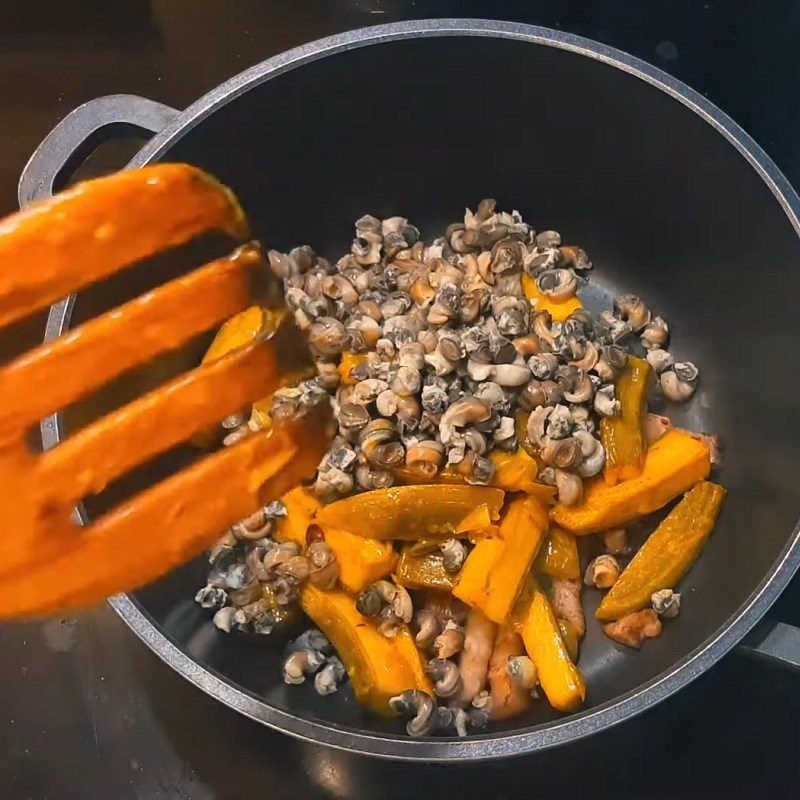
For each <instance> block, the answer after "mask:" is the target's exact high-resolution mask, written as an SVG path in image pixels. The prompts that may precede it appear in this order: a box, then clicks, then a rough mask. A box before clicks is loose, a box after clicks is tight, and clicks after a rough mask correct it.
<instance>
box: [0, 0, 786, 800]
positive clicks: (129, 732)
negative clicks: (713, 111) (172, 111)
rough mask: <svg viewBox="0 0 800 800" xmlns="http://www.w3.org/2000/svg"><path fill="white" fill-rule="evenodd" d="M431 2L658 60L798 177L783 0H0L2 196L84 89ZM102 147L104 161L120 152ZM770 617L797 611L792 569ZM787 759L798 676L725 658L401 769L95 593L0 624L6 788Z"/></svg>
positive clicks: (353, 790)
mask: <svg viewBox="0 0 800 800" xmlns="http://www.w3.org/2000/svg"><path fill="white" fill-rule="evenodd" d="M437 16H438V17H443V16H474V17H494V18H503V19H509V20H515V21H520V22H529V23H534V24H540V25H546V26H550V27H553V28H557V29H562V30H565V31H569V32H571V33H577V34H581V35H584V36H588V37H591V38H594V39H597V40H599V41H601V42H604V43H607V44H610V45H613V46H615V47H618V48H620V49H622V50H626V51H628V52H630V53H632V54H634V55H636V56H639V57H640V58H643V59H645V60H647V61H650V62H652V63H655V64H656V65H658V66H660V67H661V68H663V69H665V70H667V71H668V72H670V73H672V74H673V75H675V76H676V77H678V78H680V79H681V80H683V81H685V82H686V83H688V84H689V85H690V86H692V87H693V88H694V89H696V90H698V91H700V92H702V93H703V94H705V95H706V96H707V97H708V98H709V99H710V100H711V101H712V102H714V103H716V104H717V105H719V106H720V107H721V108H722V109H723V110H725V111H726V112H727V113H729V114H730V115H731V116H732V117H733V118H734V119H735V120H736V121H737V122H739V123H740V124H741V125H742V126H743V127H744V128H745V129H746V130H747V131H748V132H749V133H751V134H752V135H753V136H754V137H755V139H756V140H757V141H758V142H759V143H760V144H761V145H762V146H763V147H764V148H765V149H766V150H767V151H768V152H769V153H770V155H771V156H772V157H773V158H774V159H775V161H776V162H777V164H778V166H779V167H780V168H781V169H782V170H783V171H784V172H785V174H786V175H787V176H788V178H789V179H790V180H791V181H792V182H793V183H794V184H795V185H796V186H800V87H799V86H798V76H800V47H798V44H797V42H798V41H800V4H798V3H791V2H768V3H763V2H762V3H758V4H756V3H752V2H744V0H742V1H741V2H725V3H723V2H688V1H684V2H677V1H676V0H673V2H670V3H641V2H610V1H609V0H605V1H604V2H592V3H588V2H587V3H581V2H573V3H565V2H560V3H556V2H468V1H466V0H461V2H458V1H457V0H451V1H450V2H448V1H446V0H441V2H425V1H424V0H418V1H417V2H401V1H400V0H397V1H393V0H385V1H384V0H348V1H347V2H320V1H312V0H306V1H305V2H304V1H303V0H272V1H271V2H268V1H266V0H263V1H261V2H259V1H258V0H180V1H173V2H168V1H167V0H151V2H146V0H118V1H117V2H101V1H100V0H93V1H90V0H71V1H69V0H68V2H61V3H52V2H50V1H49V0H48V2H38V3H37V2H29V3H27V4H20V3H19V2H14V3H10V2H0V153H2V158H1V159H0V212H3V213H5V212H10V211H12V210H13V209H14V208H15V205H16V183H17V179H18V177H19V173H20V171H21V169H22V167H23V165H24V163H25V161H26V159H27V158H28V156H29V155H30V153H31V152H32V151H33V150H34V148H35V147H36V145H37V144H38V143H39V141H40V140H41V139H42V138H43V136H44V135H45V134H46V133H47V132H48V131H49V130H50V128H52V126H53V125H54V124H55V123H56V122H57V121H58V120H59V119H61V118H62V117H63V116H64V115H65V114H67V113H68V112H69V111H70V110H72V108H74V107H75V106H76V105H79V104H80V103H81V102H84V101H86V100H89V99H91V98H93V97H97V96H99V95H103V94H109V93H116V92H129V93H135V94H141V95H145V96H147V97H150V98H153V99H155V100H159V101H161V102H164V103H167V104H169V105H172V106H174V107H176V108H182V107H184V106H186V105H187V104H188V103H190V102H192V101H193V100H195V99H196V98H197V97H198V96H200V95H201V94H203V93H204V92H206V91H207V90H209V89H211V88H213V87H214V86H215V85H216V84H218V83H220V82H222V81H223V80H225V79H227V78H228V77H230V76H232V75H233V74H235V73H237V72H239V71H241V70H243V69H245V68H246V67H248V66H250V65H252V64H254V63H256V62H258V61H261V60H263V59H265V58H268V57H269V56H271V55H274V54H275V53H278V52H280V51H283V50H286V49H288V48H290V47H293V46H295V45H298V44H301V43H304V42H307V41H310V40H312V39H316V38H319V37H321V36H325V35H328V34H331V33H336V32H339V31H344V30H348V29H351V28H355V27H361V26H365V25H371V24H378V23H384V22H390V21H394V20H398V19H412V18H424V17H437ZM105 149H106V152H105V153H104V154H103V159H104V161H105V163H107V164H108V165H109V166H113V165H114V164H121V163H123V161H124V159H125V156H126V155H127V154H128V153H129V152H130V146H126V145H114V146H107V147H106V148H105ZM765 257H768V243H765ZM40 325H41V320H37V321H35V322H33V323H32V324H31V326H30V328H29V331H28V333H29V334H30V336H31V338H32V337H34V336H37V335H38V334H39V330H40ZM3 535H7V532H4V534H3ZM774 613H775V615H776V616H777V617H778V618H780V619H783V620H784V621H786V622H793V623H795V624H796V623H798V622H800V584H799V583H798V581H797V580H795V582H794V584H793V586H792V587H790V588H789V590H788V591H787V593H785V594H784V597H783V598H782V599H781V601H779V603H778V605H777V606H776V608H775V610H774ZM799 755H800V676H798V675H797V674H791V673H787V672H782V671H780V670H778V669H775V668H774V667H771V666H769V665H767V664H763V663H758V662H753V661H750V660H748V659H746V658H744V657H742V656H739V655H736V654H733V655H731V656H729V657H728V658H727V659H725V660H724V661H723V662H722V663H721V664H720V665H718V666H717V667H716V668H714V669H712V670H711V671H710V672H709V673H708V674H706V675H705V676H704V677H703V678H701V679H700V680H698V681H697V682H696V683H695V684H693V685H692V686H690V687H689V688H688V689H686V690H684V691H683V692H682V693H680V694H679V695H678V696H677V697H675V698H673V699H671V700H669V701H667V702H666V703H664V704H662V705H661V706H660V707H658V708H656V709H654V710H652V711H650V712H648V713H646V714H644V715H643V716H641V717H639V718H637V719H636V720H633V721H631V722H628V723H625V724H624V725H621V726H619V727H617V728H615V729H613V730H611V731H609V732H607V733H605V734H604V735H602V736H601V737H598V738H595V739H594V740H590V741H587V742H581V743H578V744H575V745H571V746H568V747H562V748H559V749H558V750H554V751H550V752H548V753H544V754H541V755H538V756H534V757H528V758H524V759H516V760H513V761H507V762H500V763H491V764H486V765H475V766H470V767H453V768H445V767H430V766H424V765H423V766H420V767H411V766H409V765H403V764H395V765H391V764H382V763H380V762H376V761H367V760H364V759H359V758H355V757H352V756H347V755H344V754H340V753H336V752H333V751H328V750H323V749H322V748H318V747H315V746H311V745H305V744H301V743H298V742H294V741H292V740H289V739H288V738H286V737H283V736H281V735H279V734H276V733H273V732H271V731H269V730H266V729H264V728H262V727H260V726H258V725H256V724H255V723H251V722H249V721H248V720H245V719H243V718H241V717H239V716H238V715H236V714H234V713H233V712H231V711H229V710H228V709H226V708H224V707H222V706H221V705H220V704H218V703H216V702H215V701H212V700H211V699H209V698H207V697H206V696H205V695H203V694H201V693H200V692H199V691H198V690H196V689H194V688H193V687H191V686H190V685H189V684H188V683H186V682H185V681H184V680H183V679H181V678H179V677H178V676H177V675H175V674H174V673H172V672H171V671H170V670H169V669H168V668H166V667H165V666H163V665H162V664H161V663H160V662H159V661H158V660H157V658H156V657H155V656H154V655H152V654H151V653H150V652H149V651H148V650H147V649H146V648H145V647H144V645H142V644H140V643H139V642H138V641H137V640H134V638H133V637H132V635H130V634H129V633H128V632H127V630H126V629H125V628H124V626H123V624H122V623H121V622H120V621H119V620H118V619H117V618H116V616H115V615H114V614H113V613H112V612H111V611H110V610H109V609H107V608H98V609H97V610H95V611H93V612H90V613H87V614H84V615H82V616H80V617H78V618H71V619H68V620H52V621H50V622H47V623H43V624H41V623H36V624H29V625H16V626H3V627H0V798H3V799H4V800H5V799H6V798H8V800H16V798H29V797H30V798H36V800H39V798H55V799H56V800H61V799H62V798H63V799H64V800H70V799H71V798H108V800H116V798H151V797H152V798H161V797H164V798H192V800H207V799H208V798H254V797H259V798H315V797H341V798H362V797H363V798H373V797H382V798H390V797H409V798H417V797H422V796H425V797H428V796H430V797H445V796H449V797H459V798H471V797H486V798H505V797H517V796H519V797H547V796H550V795H553V796H555V795H559V796H563V797H573V796H578V795H586V796H590V797H591V796H606V795H611V794H614V795H616V796H622V797H628V796H631V797H642V796H649V797H695V796H697V797H700V796H702V797H717V796H720V797H722V796H726V797H731V796H736V797H739V796H743V797H761V796H777V797H784V796H786V797H788V796H792V795H796V794H797V791H798V786H800V767H798V756H799Z"/></svg>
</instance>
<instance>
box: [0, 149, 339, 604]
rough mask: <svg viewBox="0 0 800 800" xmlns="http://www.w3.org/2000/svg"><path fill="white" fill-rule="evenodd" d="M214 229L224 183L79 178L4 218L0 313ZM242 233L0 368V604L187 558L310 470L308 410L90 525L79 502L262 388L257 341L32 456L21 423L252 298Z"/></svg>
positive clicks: (78, 593) (64, 593) (157, 170)
mask: <svg viewBox="0 0 800 800" xmlns="http://www.w3.org/2000/svg"><path fill="white" fill-rule="evenodd" d="M212 230H221V231H224V232H226V233H228V234H230V235H231V236H234V237H236V238H239V239H244V238H245V237H246V236H247V231H248V227H247V222H246V219H245V217H244V214H243V212H242V210H241V208H240V207H239V205H238V203H237V201H236V199H235V198H234V196H233V194H232V193H231V192H230V191H229V190H228V189H226V188H225V187H223V186H222V185H220V184H219V183H217V182H216V181H215V180H213V179H212V178H210V177H209V176H208V175H206V174H204V173H202V172H201V171H200V170H198V169H195V168H194V167H190V166H187V165H184V164H163V165H157V166H153V167H148V168H145V169H141V170H131V171H127V172H121V173H117V174H115V175H111V176H110V177H106V178H100V179H98V180H93V181H88V182H86V183H83V184H79V185H77V186H76V187H74V188H73V189H70V190H69V191H67V192H64V193H62V194H60V195H57V196H55V197H53V198H52V199H50V200H47V201H44V202H42V203H40V204H38V205H33V206H31V207H30V208H28V209H26V210H25V211H22V212H20V213H18V214H15V215H13V216H11V217H8V218H6V219H5V220H3V221H2V222H0V326H7V325H10V324H11V323H14V322H16V321H17V320H19V319H21V318H23V317H25V316H26V315H28V314H30V313H31V312H33V311H36V310H37V309H41V308H43V307H45V306H47V305H48V304H50V303H52V302H54V301H56V300H58V299H60V298H62V297H64V296H65V295H67V294H68V293H70V292H73V291H77V290H79V289H81V288H82V287H85V286H87V285H89V284H91V283H93V282H95V281H98V280H101V279H103V278H105V277H107V276H110V275H112V274H113V273H115V272H118V271H119V270H122V269H124V268H126V267H129V266H131V265H132V264H133V263H134V262H136V261H138V260H140V259H143V258H146V257H148V256H151V255H153V254H155V253H157V252H158V251H160V250H162V249H165V248H167V247H172V246H176V245H179V244H181V243H184V242H187V241H189V240H190V239H192V238H194V237H196V236H198V235H200V234H202V233H204V232H207V231H212ZM262 266H263V261H262V258H261V254H260V251H259V249H258V246H257V245H254V244H247V245H244V246H242V247H240V248H239V249H238V250H237V251H236V252H234V253H233V254H232V255H230V256H227V257H224V258H219V259H216V260H214V261H211V262H210V263H208V264H206V265H204V266H202V267H200V268H198V269H196V270H194V271H193V272H190V273H188V274H186V275H184V276H182V277H179V278H177V279H175V280H172V281H171V282H169V283H166V284H164V285H162V286H160V287H158V288H157V289H155V290H153V291H151V292H148V293H147V294H144V295H142V296H140V297H138V298H136V299H134V300H132V301H130V302H128V303H126V304H124V305H121V306H119V307H118V308H115V309H113V310H111V311H109V312H107V313H105V314H103V315H101V316H98V317H95V318H94V319H92V320H90V321H88V322H86V323H85V324H83V325H81V326H80V327H78V328H76V329H74V330H71V331H69V332H68V333H67V334H65V335H64V336H62V337H61V338H59V339H57V340H55V341H53V342H49V343H47V344H44V345H42V346H40V347H38V348H36V349H34V350H32V351H29V352H27V353H24V354H23V355H22V356H20V357H19V358H17V359H15V360H14V361H12V362H11V363H9V364H7V365H6V366H4V367H2V368H0V525H2V533H0V617H7V618H14V617H24V616H29V615H36V614H42V613H49V612H54V611H57V610H62V609H66V608H76V607H82V606H87V605H91V604H93V603H95V602H97V601H99V600H101V599H102V598H104V597H107V596H108V595H110V594H113V593H115V592H118V591H122V590H127V589H132V588H135V587H138V586H141V585H142V584H144V583H147V582H148V581H150V580H153V579H154V578H156V577H158V576H159V575H161V574H163V573H165V572H166V571H168V570H169V569H170V568H172V567H174V566H176V565H177V564H179V563H181V562H183V561H186V560H188V559H189V558H191V557H193V556H195V555H197V554H198V553H199V552H201V551H202V550H203V549H205V548H206V547H208V546H209V545H210V543H211V542H212V541H213V540H214V539H215V538H216V537H217V536H219V535H220V533H221V531H223V530H224V528H225V527H226V526H227V525H229V524H231V523H233V522H235V521H236V520H238V519H241V518H243V517H245V516H247V515H248V514H251V513H253V512H254V511H255V510H256V509H257V508H258V507H259V506H260V505H261V504H262V503H263V502H265V501H266V500H268V499H273V498H275V497H277V496H278V495H280V494H281V493H282V492H284V491H286V490H287V489H288V488H290V487H291V486H293V485H296V484H297V483H298V482H299V481H300V479H301V478H302V477H303V476H306V475H310V474H311V473H313V470H314V468H315V466H316V463H317V462H318V460H319V458H320V457H321V455H322V450H321V448H322V446H323V439H324V437H323V435H322V429H321V424H322V423H321V421H320V420H316V419H313V420H311V419H308V418H306V419H304V420H303V421H302V424H294V425H286V426H283V427H278V428H276V429H275V430H273V431H271V432H264V431H262V432H259V433H255V434H253V435H252V436H250V437H248V438H246V439H244V440H243V441H241V442H240V443H238V444H236V445H234V446H231V447H228V448H226V449H224V450H222V451H220V452H217V453H215V454H212V455H210V456H208V457H206V458H205V459H203V460H202V461H200V462H198V463H195V464H193V465H192V466H191V467H189V468H187V469H185V470H183V471H182V472H179V473H177V474H175V475H173V476H171V477H169V478H167V479H166V480H164V481H162V482H161V483H158V484H156V485H155V486H153V487H152V488H150V489H148V490H146V491H145V492H143V493H142V494H139V495H138V496H136V497H134V498H132V499H131V500H129V501H126V502H125V503H124V504H122V505H119V506H117V507H116V508H114V509H112V510H111V511H109V512H108V513H107V514H105V515H104V516H101V517H99V518H98V519H96V520H95V521H93V522H92V523H91V524H90V525H88V526H86V527H80V526H78V525H76V524H75V523H73V522H72V521H71V510H72V509H73V507H74V505H75V503H76V502H77V501H79V500H81V499H82V498H84V497H86V496H87V495H91V494H95V493H97V492H99V491H101V490H102V489H103V488H104V487H105V486H106V485H107V484H108V483H110V482H111V481H113V480H115V479H116V478H118V477H119V476H121V475H123V474H125V473H126V472H128V471H129V470H131V469H132V468H134V467H136V466H137V465H140V464H142V463H144V462H146V461H147V460H149V459H151V458H152V457H153V456H155V455H157V454H159V453H163V452H166V451H167V450H169V449H170V448H172V447H174V446H175V445H177V444H180V443H181V442H184V441H186V440H187V439H189V437H190V436H192V435H193V434H195V433H196V432H198V431H201V430H202V429H205V428H207V427H208V426H209V425H213V424H214V423H216V422H218V421H219V420H220V419H222V418H223V417H225V416H227V415H229V414H232V413H235V412H237V411H239V410H240V409H242V408H244V407H246V406H247V405H248V404H249V403H251V402H252V401H254V400H257V399H259V398H262V397H264V396H265V395H266V394H268V393H269V392H270V391H272V390H274V389H275V388H276V386H277V385H278V381H279V369H278V366H277V363H276V357H275V349H276V348H275V347H274V346H273V345H272V344H271V343H270V342H269V341H268V340H267V339H266V338H264V337H260V338H256V339H255V340H253V341H252V342H251V343H250V344H248V345H245V346H243V347H240V348H239V349H237V350H234V351H233V352H231V353H228V354H226V355H224V356H223V357H221V358H219V359H218V360H215V361H212V362H209V363H204V364H202V365H201V366H199V367H197V368H196V369H193V370H191V371H189V372H186V373H184V374H182V375H180V376H178V377H177V378H175V379H174V380H172V381H170V382H168V383H166V384H164V385H162V386H160V387H159V388H157V389H156V390H155V391H152V392H150V393H149V394H145V395H143V396H142V397H139V398H138V399H136V400H134V401H132V402H131V403H129V404H128V405H126V406H124V407H122V408H120V409H118V410H116V411H113V412H112V413H110V414H108V415H106V416H105V417H102V418H101V419H99V420H97V421H95V422H93V423H91V424H89V425H88V426H87V427H85V428H83V429H81V430H79V431H78V432H77V433H76V434H74V435H73V436H72V437H70V438H68V439H67V440H66V441H64V442H62V443H61V444H60V445H59V446H57V447H56V448H54V449H53V450H49V451H47V452H45V453H41V454H40V453H34V452H32V451H31V450H30V449H29V447H28V445H27V444H26V441H25V437H26V432H27V431H28V430H30V428H31V427H32V426H34V425H35V424H36V423H38V422H39V420H41V419H42V418H44V417H45V416H47V415H49V414H52V413H54V412H55V411H57V410H59V409H62V408H64V407H65V406H67V405H69V404H70V403H72V402H74V401H75V400H77V399H79V398H81V397H83V396H85V395H87V394H89V393H90V392H93V391H95V390H96V389H98V388H99V387H101V386H102V385H103V384H105V383H106V382H108V381H109V380H111V379H112V378H114V377H116V376H118V375H120V374H122V373H124V372H125V371H126V370H129V369H130V368H132V367H135V366H137V365H140V364H143V363H145V362H146V361H148V360H150V359H151V358H153V357H154V356H156V355H158V354H159V353H162V352H164V351H167V350H170V349H174V348H177V347H179V346H180V345H182V344H184V343H185V342H188V341H189V340H190V339H191V338H192V337H193V336H195V335H196V334H198V333H201V332H203V331H205V330H208V329H210V328H212V327H214V326H216V325H218V324H219V323H220V322H222V321H223V320H225V319H226V318H228V317H230V316H231V315H233V314H235V313H237V312H239V311H241V310H242V309H244V308H245V307H247V306H249V305H251V304H252V302H253V296H252V291H251V283H252V278H253V273H254V271H256V270H258V269H259V268H261V267H262Z"/></svg>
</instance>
